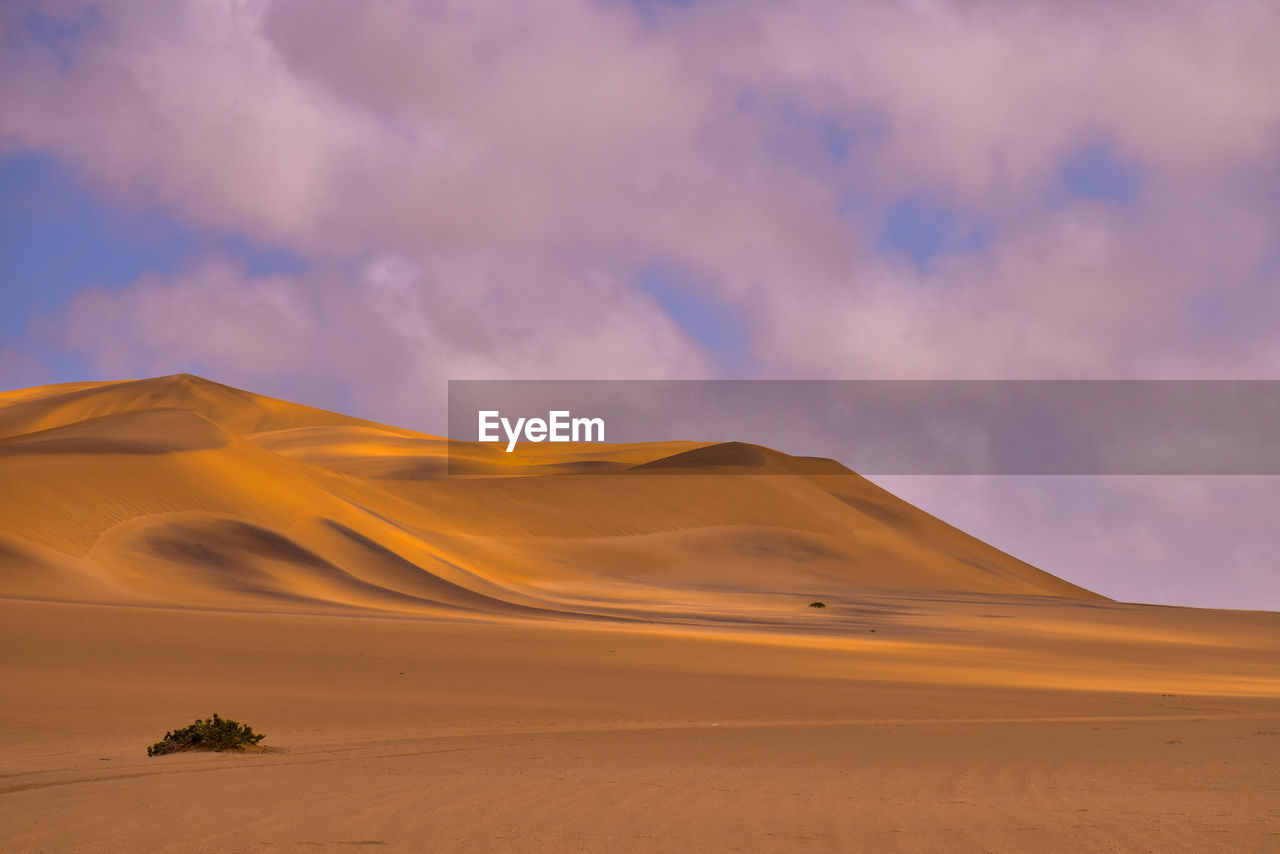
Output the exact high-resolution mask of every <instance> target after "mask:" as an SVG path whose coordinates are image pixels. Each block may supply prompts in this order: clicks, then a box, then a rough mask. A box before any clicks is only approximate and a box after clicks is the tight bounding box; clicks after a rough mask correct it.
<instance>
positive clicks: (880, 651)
mask: <svg viewBox="0 0 1280 854" xmlns="http://www.w3.org/2000/svg"><path fill="white" fill-rule="evenodd" d="M450 450H452V451H453V454H454V463H455V466H454V476H449V474H448V465H447V463H448V460H449V452H450ZM459 472H462V473H464V474H463V475H462V476H458V473H459ZM512 475H519V476H512ZM743 475H749V476H743ZM0 483H2V484H3V486H4V488H3V490H0V626H2V627H3V632H4V634H3V638H2V639H3V642H4V644H5V648H6V649H7V650H8V651H9V652H8V654H7V655H6V657H5V662H4V672H3V673H2V674H0V678H3V680H4V684H5V685H6V686H8V689H9V690H7V691H6V692H5V694H4V697H3V700H2V701H0V719H3V720H4V721H6V722H7V723H6V727H5V728H4V732H5V739H6V742H7V744H6V748H7V751H6V754H5V756H4V758H3V759H0V774H3V778H2V782H3V785H0V826H3V827H5V828H8V830H5V831H0V842H3V843H4V844H3V845H0V847H3V848H4V850H14V851H62V850H100V851H119V850H171V851H194V850H210V851H221V850H233V849H240V850H268V849H269V850H311V848H312V847H314V846H315V845H317V844H323V845H354V844H362V845H363V844H368V845H375V844H376V845H378V846H379V847H390V848H393V849H398V850H405V851H415V850H423V846H424V845H428V846H429V847H436V848H439V849H440V850H458V851H491V850H513V851H562V850H638V851H689V850H705V851H719V850H723V851H739V850H761V851H774V850H776V851H795V850H815V851H817V850H821V851H835V850H850V851H858V850H904V851H906V850H913V851H933V850H980V849H986V850H999V851H1022V850H1036V851H1057V850H1060V851H1078V850H1091V849H1093V848H1104V849H1108V850H1111V849H1120V850H1125V849H1133V850H1143V849H1144V846H1145V847H1146V848H1152V849H1154V850H1162V851H1171V850H1187V851H1203V850H1215V848H1218V849H1221V850H1259V851H1260V850H1266V849H1267V848H1268V846H1274V845H1275V844H1276V843H1275V840H1277V839H1280V813H1277V811H1276V809H1275V808H1274V806H1272V805H1273V804H1274V803H1276V802H1278V801H1280V797H1278V796H1280V736H1274V734H1275V732H1280V615H1276V614H1272V613H1263V612H1223V611H1208V610H1196V609H1185V608H1160V607H1153V606H1143V605H1132V604H1124V603H1116V602H1111V601H1110V600H1107V599H1106V598H1105V597H1102V596H1099V595H1097V594H1095V593H1093V592H1090V591H1087V590H1084V589H1082V588H1080V587H1077V586H1075V585H1073V584H1071V583H1069V582H1068V581H1066V580H1063V579H1060V578H1056V577H1054V576H1052V575H1049V574H1047V573H1045V572H1042V571H1041V570H1039V569H1036V568H1035V567H1032V566H1029V565H1027V564H1026V563H1024V562H1022V561H1019V560H1017V559H1016V558H1014V557H1012V556H1010V555H1007V554H1004V553H1003V552H1001V551H999V550H998V549H996V548H993V547H991V546H989V545H987V544H985V543H982V542H980V541H978V540H976V539H974V538H972V537H969V536H968V535H966V534H964V533H963V532H961V531H958V530H956V529H954V528H952V527H950V526H948V525H946V524H945V523H943V522H941V521H940V520H938V519H935V518H933V517H931V516H929V515H928V514H926V513H924V512H922V511H920V510H919V509H917V508H915V507H912V506H910V505H908V504H906V503H905V502H902V501H901V500H899V499H897V498H895V497H894V496H892V495H890V494H889V493H887V492H885V491H884V490H882V489H880V488H878V487H876V486H875V485H874V484H872V483H870V482H869V481H867V480H865V479H863V478H861V477H859V476H858V475H856V474H854V473H852V472H849V471H847V470H846V469H844V467H843V466H841V465H839V463H837V462H833V461H830V460H816V459H807V458H800V457H792V456H789V455H787V454H785V453H781V452H779V451H776V450H773V449H768V448H760V447H757V446H752V445H746V444H741V443H721V444H698V443H690V442H670V443H653V444H643V445H581V446H564V445H556V446H551V445H526V446H522V447H521V448H520V449H519V451H518V452H517V453H515V454H510V455H508V454H503V453H500V452H495V451H494V449H493V448H492V447H489V446H483V447H482V446H475V445H473V446H468V445H465V444H462V443H454V445H453V447H452V449H451V448H450V444H449V443H448V442H447V441H446V440H444V439H442V438H439V437H433V436H427V435H422V434H417V433H413V432H412V431H408V430H402V429H398V428H394V427H388V426H385V425H380V424H375V423H372V422H368V421H362V420H359V419H355V418H349V417H347V416H343V415H339V414H336V413H332V412H325V411H322V410H318V409H312V408H309V407H304V406H298V405H295V404H291V403H287V402H285V401H279V400H273V399H270V398H266V397H262V396H259V395H255V394H252V393H249V392H246V391H241V390H238V389H233V388H229V387H227V386H223V385H219V384H217V383H212V382H208V381H206V380H202V379H199V378H197V377H192V376H187V375H180V376H175V377H163V378H157V379H151V380H141V381H136V382H119V383H102V384H88V383H78V384H73V385H63V386H49V387H44V388H38V389H28V390H23V391H17V392H8V393H4V394H0ZM1206 571H1211V568H1206ZM815 600H820V601H822V602H823V603H824V604H825V605H826V607H825V608H822V609H815V608H811V607H809V604H810V602H813V601H815ZM214 711H218V712H220V713H222V714H224V715H230V716H233V717H240V718H243V719H246V720H249V721H251V722H252V723H253V724H254V725H255V727H257V728H259V729H261V730H263V731H266V732H267V733H268V735H269V740H268V742H267V744H269V745H274V748H273V749H272V750H271V751H268V752H267V753H264V754H259V755H256V756H217V757H214V756H175V757H164V758H161V759H154V760H152V759H148V758H147V757H145V756H144V755H143V752H142V751H143V748H145V746H146V745H147V744H149V743H150V742H151V741H154V740H155V739H156V738H158V737H159V735H161V734H163V732H164V731H165V730H166V729H169V728H172V727H174V726H178V725H180V724H183V723H186V722H189V720H190V719H192V718H194V717H196V716H204V715H208V714H210V713H212V712H214ZM1268 734H1270V735H1268ZM1108 790H1109V791H1110V793H1111V794H1110V795H1109V796H1105V797H1104V796H1102V795H1100V794H1099V792H1102V791H1108ZM280 791H288V792H290V793H291V795H290V798H289V799H288V802H287V803H283V802H281V801H280V799H279V798H278V797H277V796H276V795H275V793H278V792H280ZM192 798H199V799H202V800H205V801H207V802H208V803H209V804H210V805H211V807H210V809H211V810H212V813H211V815H210V816H203V815H195V816H193V815H189V814H186V813H184V812H183V810H184V806H183V805H184V804H189V803H190V802H191V799H192ZM142 803H146V804H149V805H152V809H153V810H155V811H158V813H153V814H151V816H150V818H149V819H148V820H143V818H142V817H141V814H140V813H138V812H137V809H136V805H137V804H142ZM226 815H234V816H236V818H235V819H234V820H229V821H228V820H224V819H221V818H213V817H212V816H219V817H221V816H226ZM1171 816H1176V823H1177V825H1178V828H1179V829H1178V830H1177V831H1176V832H1174V831H1172V830H1170V827H1171V822H1174V821H1175V818H1172V817H1171ZM55 817H57V818H58V820H55ZM126 817H127V818H126ZM89 828H97V830H89Z"/></svg>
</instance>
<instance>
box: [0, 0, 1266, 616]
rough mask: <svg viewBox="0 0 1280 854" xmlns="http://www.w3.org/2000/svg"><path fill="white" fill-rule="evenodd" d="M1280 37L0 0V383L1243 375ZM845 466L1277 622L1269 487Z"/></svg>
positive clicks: (1232, 5) (382, 410) (1262, 9)
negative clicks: (892, 472) (183, 375)
mask: <svg viewBox="0 0 1280 854" xmlns="http://www.w3.org/2000/svg"><path fill="white" fill-rule="evenodd" d="M1278 43H1280V5H1277V4H1275V3H1274V2H1269V0H1263V2H1250V0H1238V2H1233V0H1223V2H1218V3H1201V2H1189V0H1183V2H1170V0H1159V2H1154V1H1153V0H1135V2H1131V3H1123V4H1118V3H1112V2H1100V0H1096V1H1095V0H1079V2H1072V3H1062V2H1056V0H1024V2H1017V3H995V2H985V1H984V2H979V1H978V0H915V2H876V1H875V0H872V2H832V0H828V1H827V2H806V1H805V0H800V1H799V2H792V3H777V2H766V1H765V0H759V2H753V0H735V2H727V0H688V2H679V3H677V2H663V1H662V0H637V1H636V2H628V0H548V2H543V3H537V4H529V3H521V2H505V0H493V1H492V2H486V3H483V4H478V3H475V2H472V1H471V0H458V2H427V0H413V2H410V0H382V2H378V3H350V2H345V0H274V2H268V0H192V2H183V0H163V2H146V0H131V2H119V3H112V2H102V3H83V2H75V0H48V2H42V3H27V2H23V0H13V2H7V3H5V4H3V7H0V103H3V104H4V108H3V109H2V110H0V387H4V388H18V387H24V386H31V385H37V384H44V383H53V382H64V381H80V380H94V379H120V378H127V377H142V376H154V375H160V374H170V373H176V372H181V371H188V372H192V373H197V374H200V375H202V376H206V377H209V378H210V379H214V380H218V381H220V382H225V383H228V384H231V385H235V386H239V387H243V388H249V389H252V390H254V391H258V392H260V393H264V394H269V395H273V396H277V397H283V398H286V399H290V400H297V401H300V402H304V403H309V404H313V405H319V406H324V407H327V408H332V409H338V410H340V411H344V412H349V413H352V414H356V415H360V416H363V417H368V418H374V419H377V420H381V421H386V422H389V423H394V424H397V425H401V426H406V427H413V428H417V429H422V430H427V431H432V430H434V431H437V432H438V431H441V430H443V428H444V421H445V412H444V402H445V392H446V381H447V380H449V379H484V378H489V379H532V378H557V379H569V378H572V379H623V378H625V379H730V378H761V379H1066V378H1070V379H1280V335H1277V334H1276V333H1277V326H1278V325H1280V288H1278V286H1280V97H1277V95H1276V93H1277V92H1280V51H1276V50H1275V49H1274V45H1276V44H1278ZM690 438H696V437H690ZM783 450H786V449H785V448H784V449H783ZM878 480H879V482H881V483H884V484H885V485H887V486H889V487H890V488H893V489H895V490H896V491H897V492H899V493H900V494H902V495H903V496H904V497H906V498H908V499H910V500H912V501H914V502H915V503H918V504H920V505H921V506H923V507H925V508H926V509H928V510H930V511H931V512H934V513H937V514H938V515H940V516H942V517H943V518H945V519H947V520H948V521H952V522H953V523H956V524H958V525H960V526H961V527H963V528H965V529H966V530H969V531H971V532H973V533H975V534H978V535H980V536H983V537H984V538H985V539H988V540H989V541H991V542H993V543H994V544H996V545H997V546H1000V547H1002V548H1005V549H1006V550H1009V551H1011V552H1013V553H1015V554H1017V555H1018V556H1020V557H1023V558H1025V559H1027V560H1030V561H1032V562H1033V563H1036V564H1037V565H1039V566H1042V567H1043V568H1045V569H1047V570H1049V571H1051V572H1055V573H1057V574H1059V575H1062V576H1064V577H1066V578H1069V579H1070V580H1072V581H1075V582H1077V583H1080V584H1084V585H1086V586H1090V587H1093V588H1095V589H1098V590H1099V591H1101V592H1103V593H1106V594H1108V595H1112V596H1116V597H1118V598H1124V599H1134V600H1142V601H1155V602H1165V603H1176V604H1193V605H1212V606H1224V607H1268V608H1274V609H1280V534H1276V533H1273V531H1272V529H1273V528H1280V526H1277V525H1276V524H1275V508H1276V507H1277V506H1280V502H1278V501H1277V499H1278V498H1280V486H1277V484H1276V483H1275V479H1274V478H1270V477H1215V478H1203V477H1202V478H1187V477H1178V478H1173V477H1169V476H1163V477H1145V478H1141V477H1127V478H1120V477H1108V478H1102V477H1092V478H1076V477H1070V478H1063V477H1059V478H1024V477H968V478H965V477H947V478H943V477H923V476H918V477H910V478H907V477H899V478H880V479H878Z"/></svg>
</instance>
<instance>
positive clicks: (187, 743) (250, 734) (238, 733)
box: [147, 715, 266, 756]
mask: <svg viewBox="0 0 1280 854" xmlns="http://www.w3.org/2000/svg"><path fill="white" fill-rule="evenodd" d="M264 738H266V736H264V735H259V734H258V733H255V732H254V731H253V728H252V727H250V726H249V725H248V724H242V723H240V722H238V721H232V720H227V719H225V718H220V717H218V716H217V715H214V716H213V717H211V718H205V719H204V720H202V721H201V720H197V721H196V722H195V723H193V724H192V725H191V726H188V727H183V728H182V729H179V730H174V731H173V732H166V733H165V734H164V738H162V739H161V740H160V741H157V742H156V743H155V744H153V745H151V746H150V747H148V748H147V755H148V756H163V755H164V754H166V753H177V752H178V751H180V750H216V751H219V752H221V751H223V750H244V749H245V748H246V747H257V745H258V742H260V741H262V739H264Z"/></svg>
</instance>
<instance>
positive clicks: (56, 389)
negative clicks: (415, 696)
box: [0, 375, 1101, 619]
mask: <svg viewBox="0 0 1280 854" xmlns="http://www.w3.org/2000/svg"><path fill="white" fill-rule="evenodd" d="M528 447H530V448H532V450H528V451H526V452H525V453H522V454H519V455H510V456H508V455H498V454H493V453H489V450H490V449H489V448H487V447H486V448H481V447H480V446H474V447H472V448H470V449H464V450H461V451H460V450H459V448H457V447H455V453H458V454H459V457H460V458H465V459H466V460H467V461H469V462H470V463H471V465H470V468H469V470H470V471H472V472H475V473H477V476H475V477H467V478H460V477H446V476H445V468H446V453H447V443H446V442H445V441H444V440H443V439H440V438H437V437H433V436H426V435H420V434H415V433H411V432H409V431H405V430H400V429H396V428H392V427H385V426H383V425H379V424H373V423H370V422H367V421H361V420H359V419H355V418H348V417H346V416H342V415H338V414H335V413H332V412H325V411H322V410H318V409H312V408H309V407H305V406H300V405H297V404H291V403H287V402H284V401H280V400H273V399H271V398H266V397H262V396H259V395H255V394H251V393H249V392H245V391H241V390H239V389H234V388H230V387H228V386H224V385H219V384H217V383H213V382H209V381H207V380H203V379H200V378H198V377H193V376H189V375H179V376H173V377H161V378H157V379H151V380H140V381H136V382H119V383H103V384H97V385H86V384H75V385H70V386H50V387H46V388H42V389H31V390H26V391H21V392H11V393H9V394H7V395H3V396H0V477H3V480H4V482H5V483H6V484H7V485H8V486H9V487H10V488H8V489H6V490H5V492H4V494H3V496H0V535H3V536H4V537H5V540H4V542H7V543H9V544H10V545H9V546H8V547H7V548H6V549H5V550H4V551H3V552H0V561H5V563H4V564H0V565H4V566H14V565H18V564H20V565H21V566H22V567H24V569H23V571H22V572H12V571H11V572H7V573H5V575H4V578H5V581H4V584H5V587H4V590H3V592H4V593H5V594H6V595H10V596H21V597H30V598H39V599H56V600H70V601H81V602H104V601H112V602H137V603H153V604H160V603H163V604H186V605H201V606H215V605H216V606H218V607H225V608H242V609H269V610H278V609H284V610H295V609H307V610H310V609H333V608H341V609H349V608H359V609H375V610H380V611H390V612H397V613H413V614H421V613H440V612H442V611H446V610H461V611H465V612H468V613H474V612H494V613H503V614H511V613H515V612H517V611H519V610H520V609H524V610H523V611H521V612H522V613H527V614H529V615H531V616H533V615H540V614H545V613H546V612H548V611H555V612H566V613H582V614H593V615H598V616H599V615H610V614H613V615H626V616H630V617H634V616H636V615H637V613H638V612H643V616H644V618H646V619H662V618H664V617H666V616H672V614H673V613H678V614H679V616H680V618H681V619H687V618H688V615H687V614H685V613H682V612H670V611H669V610H668V608H667V607H666V606H667V605H668V604H670V603H672V602H680V601H682V600H684V599H686V598H688V596H694V597H695V598H696V597H698V596H705V594H706V592H707V591H726V592H727V591H733V592H736V593H742V594H755V595H758V596H760V597H761V599H760V607H761V608H764V609H766V610H767V609H769V608H775V607H786V604H787V603H789V602H790V601H791V600H796V601H798V600H799V599H805V600H806V601H807V600H808V599H813V598H815V597H818V598H822V597H826V598H833V599H836V600H842V599H852V598H856V597H857V596H859V595H863V594H866V593H868V592H875V591H882V592H883V591H935V592H951V593H1000V594H1011V595H1026V596H1058V597H1070V598H1075V599H1091V600H1097V599H1099V598H1101V597H1098V596H1096V595H1095V594H1092V593H1090V592H1088V591H1086V590H1083V589H1081V588H1079V587H1076V586H1074V585H1072V584H1069V583H1067V582H1065V581H1062V580H1061V579H1058V578H1054V577H1053V576H1051V575H1048V574H1046V573H1044V572H1041V571H1039V570H1037V569H1035V568H1033V567H1031V566H1028V565H1027V564H1025V563H1023V562H1021V561H1019V560H1016V559H1014V558H1012V557H1010V556H1009V555H1006V554H1004V553H1002V552H1000V551H998V550H996V549H994V548H992V547H990V546H988V545H986V544H984V543H982V542H979V541H977V540H975V539H973V538H971V537H968V536H966V535H964V534H963V533H961V532H959V531H957V530H955V529H953V528H951V527H949V526H947V525H945V524H944V523H942V522H940V521H938V520H937V519H934V518H932V517H930V516H929V515H927V514H925V513H923V512H921V511H919V510H917V509H916V508H914V507H912V506H910V505H908V504H906V503H905V502H902V501H900V500H898V499H896V498H894V497H893V496H892V495H889V494H888V493H886V492H884V491H883V490H881V489H879V488H877V487H875V486H874V485H872V484H871V483H870V482H868V481H866V480H864V479H862V478H860V477H858V476H857V475H854V474H853V473H852V472H848V471H847V470H846V469H844V468H843V467H842V466H839V465H838V464H836V463H834V462H831V461H819V460H812V459H805V458H796V457H790V456H787V455H786V454H783V453H779V452H777V451H773V450H770V449H767V448H759V447H755V446H751V445H744V444H739V443H730V444H719V445H702V446H698V445H689V444H687V443H685V444H676V443H670V444H665V443H655V444H648V445H632V446H618V445H604V446H599V445H582V446H571V447H569V448H568V449H566V448H565V446H563V445H560V446H555V447H554V448H551V447H549V446H544V447H538V446H528ZM729 471H733V472H746V473H750V474H753V475H757V476H755V477H732V478H729V477H723V476H720V475H723V474H724V473H726V472H729ZM530 472H536V475H530ZM486 473H488V474H487V476H486ZM516 473H519V474H522V475H524V476H522V477H518V478H517V477H508V476H504V475H511V474H516ZM677 473H678V474H680V475H681V476H680V477H662V476H658V475H669V474H677ZM771 475H772V476H771ZM6 556H7V557H6ZM33 565H42V566H44V567H45V570H44V572H43V573H42V574H41V573H35V572H33V571H32V569H31V567H32V566H33ZM42 576H43V577H42Z"/></svg>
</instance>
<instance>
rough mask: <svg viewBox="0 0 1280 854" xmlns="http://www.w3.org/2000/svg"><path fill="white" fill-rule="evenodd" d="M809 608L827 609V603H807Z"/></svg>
mask: <svg viewBox="0 0 1280 854" xmlns="http://www.w3.org/2000/svg"><path fill="white" fill-rule="evenodd" d="M809 607H810V608H825V607H827V603H826V602H810V603H809Z"/></svg>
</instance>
